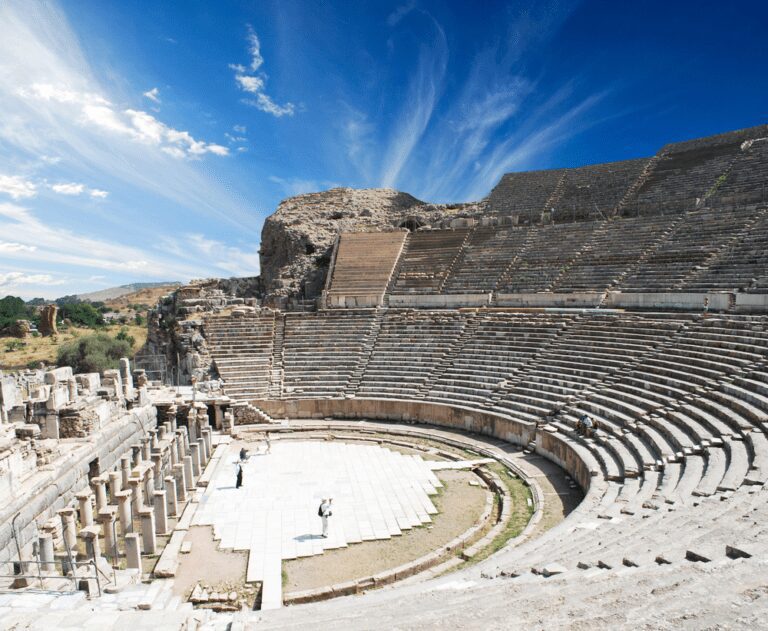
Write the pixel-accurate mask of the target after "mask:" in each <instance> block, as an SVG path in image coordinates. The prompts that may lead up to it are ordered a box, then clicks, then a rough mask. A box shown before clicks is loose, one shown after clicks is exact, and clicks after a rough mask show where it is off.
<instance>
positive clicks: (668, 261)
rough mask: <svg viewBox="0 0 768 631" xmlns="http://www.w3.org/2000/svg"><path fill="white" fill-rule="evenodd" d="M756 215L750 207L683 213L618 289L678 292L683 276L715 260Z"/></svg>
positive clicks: (687, 276)
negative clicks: (725, 210)
mask: <svg viewBox="0 0 768 631" xmlns="http://www.w3.org/2000/svg"><path fill="white" fill-rule="evenodd" d="M757 215H758V211H756V210H754V209H742V210H734V211H732V212H730V213H723V212H721V211H719V210H713V209H705V210H696V211H691V212H689V213H687V214H686V215H685V216H684V217H683V218H682V219H681V220H680V221H679V222H678V223H677V224H676V225H675V227H674V229H673V230H672V231H671V232H670V234H669V236H668V237H667V238H666V239H665V240H663V241H662V242H661V243H660V244H659V246H658V247H657V248H656V249H654V250H653V251H652V253H651V255H650V256H648V257H647V258H646V259H645V260H641V261H640V262H639V263H638V264H637V265H635V266H634V268H630V269H631V271H630V273H628V275H627V277H626V278H625V279H624V280H622V281H621V283H620V284H619V286H618V289H619V290H621V291H633V292H659V291H669V290H673V291H680V288H681V287H683V286H684V284H685V282H686V279H687V278H689V277H690V276H691V275H692V274H693V273H695V272H697V271H698V270H700V269H701V268H702V267H703V266H705V265H707V264H708V262H709V261H710V260H715V259H716V257H717V255H718V254H719V253H720V251H721V250H722V249H724V248H727V247H728V245H729V244H730V243H731V242H732V241H733V240H734V239H737V238H738V237H739V236H740V234H741V233H742V232H744V231H745V230H746V229H748V227H749V226H750V225H751V222H752V221H753V220H754V218H755V217H756V216H757Z"/></svg>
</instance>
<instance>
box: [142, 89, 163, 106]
mask: <svg viewBox="0 0 768 631" xmlns="http://www.w3.org/2000/svg"><path fill="white" fill-rule="evenodd" d="M143 96H145V97H147V98H148V99H149V100H150V101H152V102H153V103H162V101H161V100H160V89H159V88H152V89H151V90H147V91H146V92H144V93H143Z"/></svg>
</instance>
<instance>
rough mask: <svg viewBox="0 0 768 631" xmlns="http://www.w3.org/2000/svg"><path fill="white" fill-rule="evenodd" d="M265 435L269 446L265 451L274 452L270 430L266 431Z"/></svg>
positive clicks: (266, 452) (267, 452)
mask: <svg viewBox="0 0 768 631" xmlns="http://www.w3.org/2000/svg"><path fill="white" fill-rule="evenodd" d="M264 435H265V436H266V443H267V448H266V450H265V451H264V453H265V454H271V453H272V442H271V441H270V440H269V432H264Z"/></svg>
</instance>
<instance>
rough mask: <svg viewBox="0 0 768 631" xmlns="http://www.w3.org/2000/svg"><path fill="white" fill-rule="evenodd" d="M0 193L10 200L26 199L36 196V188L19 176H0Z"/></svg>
mask: <svg viewBox="0 0 768 631" xmlns="http://www.w3.org/2000/svg"><path fill="white" fill-rule="evenodd" d="M0 193H5V194H6V195H10V196H11V198H12V199H26V198H28V197H34V196H35V195H37V186H36V185H35V184H33V183H32V182H30V181H29V180H26V179H24V178H23V177H21V176H20V175H0Z"/></svg>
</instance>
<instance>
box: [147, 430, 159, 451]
mask: <svg viewBox="0 0 768 631" xmlns="http://www.w3.org/2000/svg"><path fill="white" fill-rule="evenodd" d="M149 447H150V449H159V448H160V441H159V439H158V437H157V430H156V429H151V430H149Z"/></svg>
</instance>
